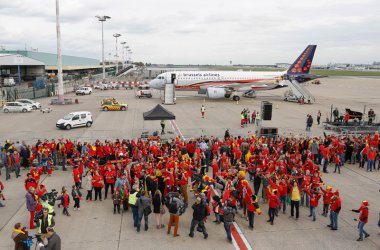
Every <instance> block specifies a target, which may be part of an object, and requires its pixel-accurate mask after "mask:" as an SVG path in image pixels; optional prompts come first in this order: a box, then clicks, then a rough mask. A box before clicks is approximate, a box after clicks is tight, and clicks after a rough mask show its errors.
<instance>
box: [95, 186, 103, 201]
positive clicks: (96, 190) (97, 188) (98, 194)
mask: <svg viewBox="0 0 380 250" xmlns="http://www.w3.org/2000/svg"><path fill="white" fill-rule="evenodd" d="M94 189H95V200H98V196H99V200H102V188H101V187H94Z"/></svg>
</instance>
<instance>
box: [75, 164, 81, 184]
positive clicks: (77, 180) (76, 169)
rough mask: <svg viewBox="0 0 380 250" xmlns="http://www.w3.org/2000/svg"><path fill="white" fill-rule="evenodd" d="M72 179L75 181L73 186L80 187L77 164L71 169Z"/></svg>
mask: <svg viewBox="0 0 380 250" xmlns="http://www.w3.org/2000/svg"><path fill="white" fill-rule="evenodd" d="M73 179H74V183H75V186H76V187H77V188H79V187H80V182H81V180H80V179H81V174H80V173H79V168H78V166H77V165H76V166H75V167H74V169H73Z"/></svg>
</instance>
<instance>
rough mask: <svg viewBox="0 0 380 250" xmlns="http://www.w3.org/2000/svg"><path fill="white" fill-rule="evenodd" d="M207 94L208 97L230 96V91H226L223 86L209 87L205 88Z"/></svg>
mask: <svg viewBox="0 0 380 250" xmlns="http://www.w3.org/2000/svg"><path fill="white" fill-rule="evenodd" d="M207 96H208V98H210V99H218V98H223V97H225V98H230V96H231V93H228V92H227V91H226V90H225V89H224V88H215V87H209V88H207Z"/></svg>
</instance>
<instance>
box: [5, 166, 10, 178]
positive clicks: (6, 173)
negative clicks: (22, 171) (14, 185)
mask: <svg viewBox="0 0 380 250" xmlns="http://www.w3.org/2000/svg"><path fill="white" fill-rule="evenodd" d="M10 178H11V168H10V167H5V180H9V179H10Z"/></svg>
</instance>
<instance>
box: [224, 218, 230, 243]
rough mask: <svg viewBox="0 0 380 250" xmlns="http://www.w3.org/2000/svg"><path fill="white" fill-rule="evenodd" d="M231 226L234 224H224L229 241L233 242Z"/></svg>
mask: <svg viewBox="0 0 380 250" xmlns="http://www.w3.org/2000/svg"><path fill="white" fill-rule="evenodd" d="M231 224H232V222H224V229H225V230H226V233H227V239H228V240H229V241H232V236H231Z"/></svg>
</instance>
